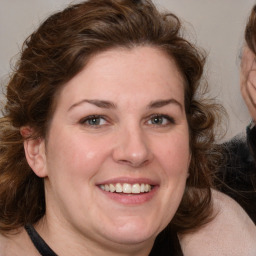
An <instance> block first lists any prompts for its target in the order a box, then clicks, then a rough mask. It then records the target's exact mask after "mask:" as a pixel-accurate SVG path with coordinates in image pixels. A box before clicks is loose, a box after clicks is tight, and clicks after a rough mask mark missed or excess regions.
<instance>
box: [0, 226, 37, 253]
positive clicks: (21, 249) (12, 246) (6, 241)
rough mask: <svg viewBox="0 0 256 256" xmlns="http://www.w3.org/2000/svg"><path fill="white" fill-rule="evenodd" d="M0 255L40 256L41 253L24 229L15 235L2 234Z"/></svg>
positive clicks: (0, 237)
mask: <svg viewBox="0 0 256 256" xmlns="http://www.w3.org/2000/svg"><path fill="white" fill-rule="evenodd" d="M0 256H40V254H39V253H38V251H37V250H36V249H35V248H34V246H33V244H32V242H31V241H30V239H29V237H28V235H27V233H26V231H25V230H24V229H22V230H20V231H19V232H18V233H17V234H14V235H9V236H3V235H1V234H0Z"/></svg>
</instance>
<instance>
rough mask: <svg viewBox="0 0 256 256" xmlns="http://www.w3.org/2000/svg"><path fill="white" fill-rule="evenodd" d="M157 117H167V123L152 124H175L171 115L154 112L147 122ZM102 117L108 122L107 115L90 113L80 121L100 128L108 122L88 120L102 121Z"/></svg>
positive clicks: (157, 125) (158, 125)
mask: <svg viewBox="0 0 256 256" xmlns="http://www.w3.org/2000/svg"><path fill="white" fill-rule="evenodd" d="M157 118H159V119H160V118H162V119H166V120H167V122H168V123H167V124H153V123H152V124H150V125H153V126H155V127H160V126H168V125H170V124H175V120H174V118H173V117H170V116H169V115H164V114H153V115H150V116H149V117H147V118H146V119H147V122H149V121H153V119H157ZM100 119H102V120H104V122H108V121H107V119H106V117H105V116H102V115H90V116H87V117H85V118H82V119H81V120H80V121H79V123H80V124H82V125H86V126H89V127H93V128H100V127H101V126H104V125H106V124H100V123H98V122H96V124H90V123H88V122H90V121H93V120H98V121H99V122H100Z"/></svg>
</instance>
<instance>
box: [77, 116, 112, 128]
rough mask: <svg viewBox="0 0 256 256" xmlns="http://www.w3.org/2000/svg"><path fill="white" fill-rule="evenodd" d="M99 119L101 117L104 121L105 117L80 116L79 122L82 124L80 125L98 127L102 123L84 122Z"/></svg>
mask: <svg viewBox="0 0 256 256" xmlns="http://www.w3.org/2000/svg"><path fill="white" fill-rule="evenodd" d="M93 119H94V120H99V119H103V120H104V121H105V122H107V120H106V118H105V117H104V116H101V115H90V116H87V117H85V118H82V119H81V120H80V121H79V123H80V124H82V125H87V126H90V127H93V128H98V127H100V126H102V125H100V124H88V123H86V122H89V121H92V120H93Z"/></svg>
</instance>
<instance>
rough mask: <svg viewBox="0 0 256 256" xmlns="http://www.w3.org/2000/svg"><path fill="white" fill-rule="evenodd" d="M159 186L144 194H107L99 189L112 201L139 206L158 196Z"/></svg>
mask: <svg viewBox="0 0 256 256" xmlns="http://www.w3.org/2000/svg"><path fill="white" fill-rule="evenodd" d="M157 189H158V186H154V187H153V189H152V190H151V191H150V192H147V193H143V194H121V193H120V194H119V193H112V192H107V191H104V190H102V189H100V188H99V190H100V191H101V192H102V193H103V194H104V195H106V196H107V197H108V198H110V199H111V200H114V201H116V202H118V203H121V204H126V205H139V204H143V203H146V202H148V201H150V200H151V199H152V198H153V197H154V195H155V194H156V192H157Z"/></svg>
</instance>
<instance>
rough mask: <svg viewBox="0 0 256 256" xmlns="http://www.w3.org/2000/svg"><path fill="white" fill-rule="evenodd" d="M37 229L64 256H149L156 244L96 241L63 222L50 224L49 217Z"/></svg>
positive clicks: (40, 222)
mask: <svg viewBox="0 0 256 256" xmlns="http://www.w3.org/2000/svg"><path fill="white" fill-rule="evenodd" d="M58 224H60V225H58ZM35 229H36V230H37V232H38V233H39V235H40V236H41V237H42V238H43V239H44V241H45V242H46V243H47V244H48V245H49V246H50V247H51V249H52V250H53V251H55V253H56V254H57V255H63V256H68V255H77V256H80V255H81V256H84V255H85V254H86V255H88V256H89V255H92V256H98V255H105V256H147V255H149V253H150V250H151V248H152V247H153V243H154V239H152V240H151V241H146V242H141V243H137V244H119V243H115V242H112V241H105V240H104V239H101V238H100V237H99V239H97V240H96V239H95V236H94V238H92V237H89V236H85V235H84V234H82V233H81V232H79V231H77V230H74V229H72V228H70V227H67V226H66V225H64V224H63V221H61V222H59V221H58V220H55V221H53V222H50V221H49V220H48V218H47V217H44V218H43V219H41V220H40V221H39V222H38V223H37V224H36V225H35ZM63 241H64V242H63Z"/></svg>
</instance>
